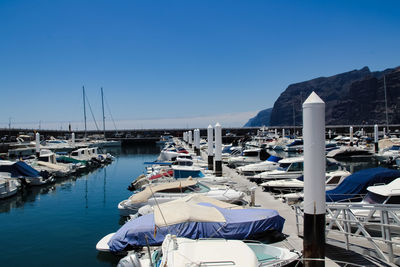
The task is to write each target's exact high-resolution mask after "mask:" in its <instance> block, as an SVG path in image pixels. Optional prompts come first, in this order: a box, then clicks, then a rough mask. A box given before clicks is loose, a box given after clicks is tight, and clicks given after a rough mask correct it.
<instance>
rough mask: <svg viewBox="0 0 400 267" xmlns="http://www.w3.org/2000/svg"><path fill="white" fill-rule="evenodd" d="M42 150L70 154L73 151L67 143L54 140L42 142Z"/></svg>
mask: <svg viewBox="0 0 400 267" xmlns="http://www.w3.org/2000/svg"><path fill="white" fill-rule="evenodd" d="M42 148H43V149H49V150H52V151H56V152H71V151H72V150H73V149H74V148H73V147H72V146H71V144H70V143H69V142H68V141H66V140H59V139H54V138H52V139H50V140H45V141H43V142H42Z"/></svg>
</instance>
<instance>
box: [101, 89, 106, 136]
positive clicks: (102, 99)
mask: <svg viewBox="0 0 400 267" xmlns="http://www.w3.org/2000/svg"><path fill="white" fill-rule="evenodd" d="M101 108H102V110H103V134H104V140H106V117H105V116H104V96H103V87H101Z"/></svg>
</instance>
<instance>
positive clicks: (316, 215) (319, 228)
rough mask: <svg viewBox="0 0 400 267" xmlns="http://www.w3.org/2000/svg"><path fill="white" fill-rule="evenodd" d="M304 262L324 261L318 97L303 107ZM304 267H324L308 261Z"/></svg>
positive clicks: (321, 114) (321, 113) (322, 121)
mask: <svg viewBox="0 0 400 267" xmlns="http://www.w3.org/2000/svg"><path fill="white" fill-rule="evenodd" d="M303 139H304V239H303V250H304V258H317V259H325V213H326V204H325V102H324V101H322V99H321V98H320V97H319V96H318V95H317V94H316V93H315V92H312V93H311V95H310V96H309V97H308V98H307V99H306V101H305V102H304V103H303ZM304 263H305V266H325V263H324V261H308V262H307V261H305V262H304Z"/></svg>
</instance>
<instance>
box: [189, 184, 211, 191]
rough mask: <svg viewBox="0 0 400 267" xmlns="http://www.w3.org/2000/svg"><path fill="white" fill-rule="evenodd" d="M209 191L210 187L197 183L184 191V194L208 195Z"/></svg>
mask: <svg viewBox="0 0 400 267" xmlns="http://www.w3.org/2000/svg"><path fill="white" fill-rule="evenodd" d="M208 191H210V188H209V187H208V186H206V185H204V184H201V183H197V184H195V185H193V186H189V187H187V189H186V190H185V191H184V193H191V192H195V193H206V192H208Z"/></svg>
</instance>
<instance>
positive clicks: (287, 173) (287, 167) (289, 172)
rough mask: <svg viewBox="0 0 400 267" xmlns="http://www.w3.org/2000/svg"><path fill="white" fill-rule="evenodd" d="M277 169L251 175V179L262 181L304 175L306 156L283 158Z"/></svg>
mask: <svg viewBox="0 0 400 267" xmlns="http://www.w3.org/2000/svg"><path fill="white" fill-rule="evenodd" d="M278 163H279V167H278V169H276V170H272V171H267V172H262V173H259V174H256V175H255V176H253V177H250V178H249V179H250V181H253V182H256V183H261V182H265V181H268V180H280V179H291V178H298V177H300V176H301V175H303V163H304V157H294V158H286V159H281V160H280V161H279V162H278Z"/></svg>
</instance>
